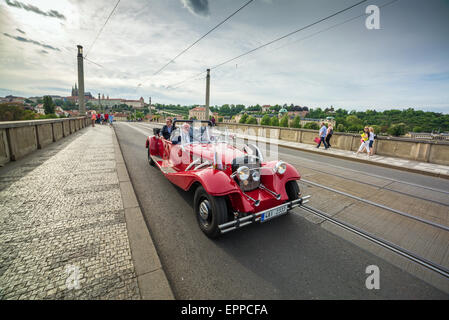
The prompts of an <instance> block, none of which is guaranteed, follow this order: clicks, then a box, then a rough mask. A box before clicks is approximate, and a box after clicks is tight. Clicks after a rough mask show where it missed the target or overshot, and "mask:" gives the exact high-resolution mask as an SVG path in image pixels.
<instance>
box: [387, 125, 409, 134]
mask: <svg viewBox="0 0 449 320" xmlns="http://www.w3.org/2000/svg"><path fill="white" fill-rule="evenodd" d="M405 131H406V130H405V124H404V123H399V124H394V125H392V126H391V127H390V128H389V129H388V131H387V132H388V133H389V134H391V135H392V136H395V137H399V136H402V135H404V134H405Z"/></svg>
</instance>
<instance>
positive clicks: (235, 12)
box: [153, 0, 254, 76]
mask: <svg viewBox="0 0 449 320" xmlns="http://www.w3.org/2000/svg"><path fill="white" fill-rule="evenodd" d="M253 1H254V0H249V1H248V2H246V3H245V4H244V5H243V6H241V7H240V8H239V9H237V10H236V11H234V12H233V13H232V14H231V15H230V16H228V17H227V18H226V19H224V20H223V21H221V22H220V23H219V24H217V25H216V26H215V27H213V28H212V29H210V30H209V31H208V32H207V33H205V34H204V35H203V36H201V37H200V38H199V39H198V40H196V41H195V42H194V43H192V44H191V45H190V46H188V47H187V48H185V49H184V50H182V51H181V52H180V53H178V54H177V55H176V57H174V58H173V59H171V60H170V61H169V62H167V63H166V64H165V65H164V66H163V67H162V68H160V69H159V70H157V71H156V72H155V73H153V76H155V75H157V74H159V73H160V72H161V71H162V70H164V69H165V68H166V67H167V66H168V65H169V64H171V63H172V62H174V61H175V60H176V59H177V58H179V57H180V56H181V55H183V54H184V53H185V52H187V51H188V50H189V49H190V48H192V47H193V46H195V45H196V44H197V43H198V42H200V41H201V40H202V39H204V38H205V37H207V36H208V35H209V34H210V33H212V32H213V31H214V30H215V29H217V28H218V27H220V26H221V25H222V24H223V23H225V22H226V21H228V20H229V19H231V18H232V17H233V16H234V15H236V14H237V13H238V12H239V11H240V10H242V9H243V8H245V7H246V6H247V5H249V4H250V3H251V2H253Z"/></svg>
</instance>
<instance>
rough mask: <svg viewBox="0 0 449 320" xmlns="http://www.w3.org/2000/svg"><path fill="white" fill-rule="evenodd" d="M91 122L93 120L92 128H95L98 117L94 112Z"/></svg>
mask: <svg viewBox="0 0 449 320" xmlns="http://www.w3.org/2000/svg"><path fill="white" fill-rule="evenodd" d="M91 120H92V127H95V121H97V116H96V115H95V113H93V112H92V116H91Z"/></svg>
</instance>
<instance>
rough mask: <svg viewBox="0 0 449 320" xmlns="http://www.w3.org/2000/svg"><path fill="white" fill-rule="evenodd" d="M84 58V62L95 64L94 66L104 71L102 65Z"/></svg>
mask: <svg viewBox="0 0 449 320" xmlns="http://www.w3.org/2000/svg"><path fill="white" fill-rule="evenodd" d="M83 58H84V60H86V61H87V62H90V63H93V64H94V65H96V66H98V67H100V68H103V69H104V67H103V66H102V65H101V64H99V63H96V62H93V61H92V60H90V59H87V58H86V57H83Z"/></svg>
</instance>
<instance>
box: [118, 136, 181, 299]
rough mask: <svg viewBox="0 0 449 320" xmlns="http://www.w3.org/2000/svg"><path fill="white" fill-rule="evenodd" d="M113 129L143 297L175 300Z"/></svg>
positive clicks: (133, 253)
mask: <svg viewBox="0 0 449 320" xmlns="http://www.w3.org/2000/svg"><path fill="white" fill-rule="evenodd" d="M113 130H114V131H113V132H114V138H113V144H114V153H115V159H116V165H117V175H118V179H119V184H120V193H121V195H122V200H123V208H124V210H125V220H126V227H127V230H128V239H129V245H130V248H131V256H132V259H133V263H134V268H135V270H136V275H137V282H138V285H139V291H140V296H141V298H142V299H143V300H173V299H174V295H173V292H172V290H171V287H170V285H169V282H168V280H167V277H166V275H165V272H164V270H163V268H162V265H161V262H160V260H159V256H158V254H157V251H156V248H155V247H154V243H153V240H152V238H151V235H150V232H149V231H148V227H147V225H146V223H145V219H144V217H143V214H142V211H141V210H140V206H139V202H138V201H137V197H136V194H135V193H134V188H133V186H132V183H131V180H130V178H129V174H128V170H127V168H126V164H125V161H124V160H123V155H122V151H121V148H120V144H119V143H118V140H117V135H116V134H115V128H114V129H113Z"/></svg>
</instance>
